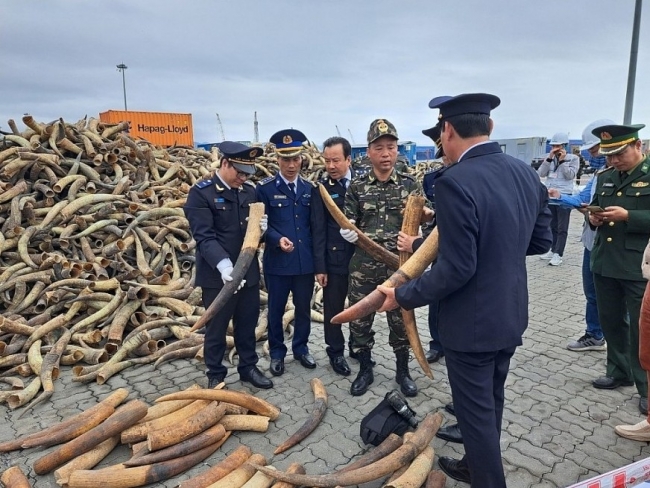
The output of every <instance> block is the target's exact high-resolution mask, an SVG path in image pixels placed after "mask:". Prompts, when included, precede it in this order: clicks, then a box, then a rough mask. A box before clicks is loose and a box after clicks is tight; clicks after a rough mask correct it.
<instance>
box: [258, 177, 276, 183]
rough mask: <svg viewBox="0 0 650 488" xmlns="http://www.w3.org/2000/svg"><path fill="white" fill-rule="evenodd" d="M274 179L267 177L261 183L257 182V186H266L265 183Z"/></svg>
mask: <svg viewBox="0 0 650 488" xmlns="http://www.w3.org/2000/svg"><path fill="white" fill-rule="evenodd" d="M274 179H275V176H269V177H267V178H264V179H263V180H261V181H258V182H257V184H258V185H266V184H267V183H269V182H270V181H273V180H274Z"/></svg>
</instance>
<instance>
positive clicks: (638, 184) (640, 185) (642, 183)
mask: <svg viewBox="0 0 650 488" xmlns="http://www.w3.org/2000/svg"><path fill="white" fill-rule="evenodd" d="M648 185H650V183H648V182H647V181H637V182H636V183H632V185H630V186H632V187H633V188H643V187H645V186H648Z"/></svg>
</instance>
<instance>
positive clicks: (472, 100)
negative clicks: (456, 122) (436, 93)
mask: <svg viewBox="0 0 650 488" xmlns="http://www.w3.org/2000/svg"><path fill="white" fill-rule="evenodd" d="M500 103H501V100H500V99H499V97H497V96H495V95H490V94H489V93H463V94H462V95H457V96H455V97H449V96H442V97H436V98H433V99H432V100H431V101H430V102H429V108H437V109H439V110H440V115H438V119H439V120H442V119H445V118H448V117H453V116H454V115H462V114H486V115H490V111H491V110H492V109H495V108H496V107H498V106H499V104H500Z"/></svg>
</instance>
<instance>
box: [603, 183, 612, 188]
mask: <svg viewBox="0 0 650 488" xmlns="http://www.w3.org/2000/svg"><path fill="white" fill-rule="evenodd" d="M614 186H615V185H614V183H603V188H614Z"/></svg>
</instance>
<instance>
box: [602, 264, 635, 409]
mask: <svg viewBox="0 0 650 488" xmlns="http://www.w3.org/2000/svg"><path fill="white" fill-rule="evenodd" d="M594 284H595V285H596V299H597V300H598V316H599V318H600V326H601V327H602V328H603V334H604V335H605V340H606V341H607V376H610V377H612V378H616V379H618V380H634V383H635V384H636V389H637V391H638V392H639V395H640V396H641V397H644V398H645V397H647V396H648V378H647V376H646V373H645V371H644V370H643V368H641V364H640V363H639V315H640V313H641V301H642V300H643V293H644V291H645V287H646V282H645V281H632V280H619V279H616V278H607V277H605V276H602V275H600V274H598V273H594ZM626 312H629V321H627V320H625V319H626V315H627V314H626Z"/></svg>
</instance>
